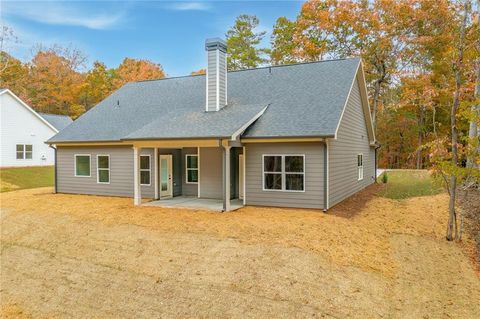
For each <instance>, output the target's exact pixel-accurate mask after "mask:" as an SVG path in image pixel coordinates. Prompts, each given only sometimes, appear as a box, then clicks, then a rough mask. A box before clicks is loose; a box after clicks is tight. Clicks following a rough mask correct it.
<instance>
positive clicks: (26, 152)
mask: <svg viewBox="0 0 480 319" xmlns="http://www.w3.org/2000/svg"><path fill="white" fill-rule="evenodd" d="M16 150H17V159H32V157H33V156H32V155H33V146H32V145H31V144H17V145H16Z"/></svg>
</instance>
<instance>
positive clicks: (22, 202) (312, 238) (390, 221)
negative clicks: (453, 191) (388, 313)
mask: <svg viewBox="0 0 480 319" xmlns="http://www.w3.org/2000/svg"><path fill="white" fill-rule="evenodd" d="M368 192H369V190H365V191H364V192H360V193H358V194H357V195H356V196H354V197H353V198H351V199H350V200H348V201H347V202H344V203H343V204H342V205H340V206H339V207H337V208H335V209H334V210H333V213H334V214H332V213H331V212H330V213H329V214H324V213H323V212H321V211H319V210H307V209H280V208H266V207H245V208H242V209H240V210H237V211H234V212H229V213H223V214H222V213H214V212H207V211H196V210H183V209H169V208H160V207H146V206H145V207H135V206H133V205H132V202H133V201H132V199H130V198H115V197H101V196H86V195H69V194H53V193H52V189H51V188H39V189H30V190H21V191H15V192H10V193H3V194H1V195H0V199H1V207H2V211H3V212H6V213H8V214H18V213H22V212H25V213H27V212H29V213H31V212H35V213H38V214H68V215H70V216H71V217H73V218H75V219H77V220H80V221H82V222H89V221H100V222H103V223H104V224H106V225H120V224H129V225H132V224H133V225H138V226H141V227H146V228H148V229H152V230H156V231H162V232H183V233H197V234H199V233H201V234H206V235H211V236H216V237H219V238H235V239H238V240H240V241H242V242H246V243H267V244H274V245H280V246H284V247H298V248H301V249H305V250H309V251H313V252H317V253H320V254H321V255H323V256H324V257H326V258H328V259H329V260H330V261H331V262H333V263H336V264H338V265H342V266H353V267H358V268H361V269H363V270H367V271H375V272H379V273H381V274H383V275H385V276H387V277H393V276H394V274H395V272H396V269H397V265H396V264H395V262H394V258H393V255H392V247H391V241H390V239H391V237H392V235H393V234H410V235H417V236H429V237H433V238H436V239H443V238H444V233H445V228H446V220H447V203H448V200H447V198H448V197H447V195H446V194H439V195H435V196H429V197H416V198H411V199H406V200H401V201H398V200H391V199H386V198H382V197H377V196H374V195H373V196H369V193H368ZM370 193H371V190H370ZM370 195H371V194H370ZM363 198H364V200H362V199H363ZM359 203H363V205H359ZM356 207H359V208H358V213H356V214H353V216H352V214H351V211H352V210H355V209H356ZM342 210H346V211H350V212H349V213H348V214H343V215H348V216H351V217H349V218H345V217H341V216H339V215H342Z"/></svg>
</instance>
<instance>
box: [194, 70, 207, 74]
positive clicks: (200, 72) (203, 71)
mask: <svg viewBox="0 0 480 319" xmlns="http://www.w3.org/2000/svg"><path fill="white" fill-rule="evenodd" d="M206 73H207V70H206V69H200V70H197V71H192V73H190V75H201V74H206Z"/></svg>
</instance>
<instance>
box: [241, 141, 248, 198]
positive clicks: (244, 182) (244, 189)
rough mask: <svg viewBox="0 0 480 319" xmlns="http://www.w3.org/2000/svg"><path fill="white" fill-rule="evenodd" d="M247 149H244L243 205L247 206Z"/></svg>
mask: <svg viewBox="0 0 480 319" xmlns="http://www.w3.org/2000/svg"><path fill="white" fill-rule="evenodd" d="M246 168H247V148H246V147H245V146H244V147H243V176H242V178H243V205H247V179H246V177H247V169H246Z"/></svg>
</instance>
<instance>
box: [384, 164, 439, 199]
mask: <svg viewBox="0 0 480 319" xmlns="http://www.w3.org/2000/svg"><path fill="white" fill-rule="evenodd" d="M383 174H385V173H383ZM383 174H382V175H383ZM386 174H387V175H388V181H387V183H386V184H385V185H384V188H383V189H382V190H381V191H380V192H379V195H380V196H383V197H387V198H391V199H405V198H410V197H417V196H429V195H435V194H439V193H441V192H443V191H444V189H443V187H442V185H441V183H440V182H439V181H438V180H436V179H435V178H433V177H432V176H431V175H430V174H429V173H428V171H425V170H404V171H403V170H399V171H388V172H386ZM378 181H379V182H381V181H382V177H380V178H379V179H378Z"/></svg>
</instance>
